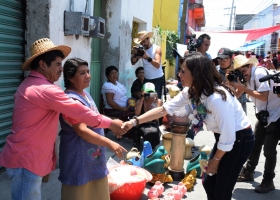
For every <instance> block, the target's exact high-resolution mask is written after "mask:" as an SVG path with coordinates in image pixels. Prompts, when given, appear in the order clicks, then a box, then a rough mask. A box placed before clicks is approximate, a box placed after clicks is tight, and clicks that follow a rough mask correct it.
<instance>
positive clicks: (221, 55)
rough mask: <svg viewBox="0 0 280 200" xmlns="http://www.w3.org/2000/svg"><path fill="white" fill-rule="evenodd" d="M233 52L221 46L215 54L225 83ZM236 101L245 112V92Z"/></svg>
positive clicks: (231, 67) (230, 68)
mask: <svg viewBox="0 0 280 200" xmlns="http://www.w3.org/2000/svg"><path fill="white" fill-rule="evenodd" d="M232 56H233V52H232V51H231V50H230V49H228V48H221V49H220V50H219V51H218V55H217V58H216V59H217V61H218V63H219V65H218V66H217V68H218V71H219V73H220V74H221V76H222V79H223V81H224V82H225V83H228V80H227V78H226V73H227V71H228V70H232V69H233V58H232ZM238 101H239V102H240V103H241V105H242V108H243V111H244V112H245V113H246V114H247V106H246V102H247V99H246V94H245V92H243V94H242V95H241V96H240V97H239V98H238Z"/></svg>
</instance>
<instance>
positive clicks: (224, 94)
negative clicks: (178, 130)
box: [0, 31, 280, 200]
mask: <svg viewBox="0 0 280 200" xmlns="http://www.w3.org/2000/svg"><path fill="white" fill-rule="evenodd" d="M152 36H153V34H152V32H146V31H141V32H139V33H138V37H137V38H134V42H135V43H136V44H141V45H142V46H143V48H144V50H143V49H141V48H140V47H139V46H136V47H134V48H133V49H132V56H131V63H132V64H133V65H134V64H136V63H137V62H138V61H139V60H142V64H143V66H141V67H138V68H137V69H136V70H135V75H136V80H135V81H134V82H133V85H132V87H131V88H130V92H131V96H130V97H127V93H128V91H129V89H127V88H126V87H125V86H124V85H123V84H122V83H120V82H119V81H118V78H119V71H118V68H117V67H116V66H113V65H112V66H108V67H107V68H106V70H105V75H106V78H107V80H106V81H105V82H104V84H103V86H102V91H101V93H102V97H103V100H104V108H103V109H104V110H102V111H103V112H104V114H105V115H106V116H105V115H101V114H100V113H99V110H98V109H97V106H96V104H95V102H94V100H93V99H92V97H91V96H90V94H89V93H88V92H87V91H86V90H85V88H87V87H89V84H90V73H89V67H88V63H87V62H86V61H85V60H83V59H81V58H69V59H67V60H66V61H65V63H64V65H63V67H62V61H63V60H64V59H65V58H66V57H67V56H68V55H69V53H70V52H71V48H70V47H68V46H65V45H60V46H56V45H54V44H53V43H52V41H51V40H49V39H47V38H43V39H40V40H37V41H35V42H34V44H33V45H32V47H31V53H32V55H31V57H30V58H28V59H27V60H26V61H25V62H24V63H23V65H22V69H23V70H30V71H31V72H30V73H29V75H28V76H27V77H26V78H25V80H24V81H23V82H22V83H21V85H20V86H19V88H18V90H17V92H16V94H15V98H14V99H15V106H14V112H13V117H12V121H13V125H12V127H11V130H12V134H10V135H9V136H8V137H7V141H6V144H5V146H4V147H3V150H2V152H1V153H0V165H1V166H4V167H5V168H6V171H7V174H8V176H9V178H10V180H11V196H12V199H13V200H17V199H30V200H33V199H41V182H42V177H44V176H45V175H47V174H49V173H50V172H51V171H52V170H53V169H54V168H55V166H56V154H55V142H56V137H57V133H58V127H59V126H58V124H59V122H60V125H61V129H60V131H59V136H60V145H59V169H60V173H59V177H58V178H59V180H60V181H61V183H62V187H61V199H67V200H87V199H93V200H94V199H96V200H97V199H98V200H108V199H109V198H110V197H109V189H108V179H107V175H108V169H107V167H106V156H105V152H106V151H105V148H109V149H110V150H111V151H112V152H114V153H115V154H116V155H117V156H118V157H120V158H122V157H123V154H124V152H126V151H127V150H126V149H125V148H124V147H122V146H121V145H119V144H118V143H117V142H114V141H112V140H110V139H108V138H106V137H105V135H104V130H103V129H104V128H109V129H110V130H111V131H112V132H113V133H114V134H115V135H116V137H117V138H121V137H123V136H125V134H127V133H131V134H132V138H133V140H134V145H135V146H136V147H138V148H139V147H140V137H143V138H144V140H148V141H150V143H151V145H152V148H153V149H155V147H156V146H157V145H158V144H159V142H160V131H159V120H158V119H160V118H161V117H163V116H165V115H167V114H169V115H173V113H174V112H176V111H177V110H179V109H181V108H182V107H184V106H186V105H189V106H191V107H192V108H193V111H194V113H195V112H197V111H196V108H197V107H198V105H200V106H203V108H204V110H205V112H206V113H205V115H203V116H204V119H202V121H203V122H204V124H205V125H206V127H207V130H209V131H212V132H213V136H214V137H215V143H214V144H213V150H212V152H211V154H210V156H209V161H208V168H207V170H206V175H205V179H204V182H203V186H204V189H205V191H206V194H207V198H208V199H209V200H220V199H226V200H228V199H231V197H232V191H233V189H234V186H235V184H236V182H237V181H253V180H254V170H255V168H256V166H257V164H258V161H259V157H260V153H261V149H262V147H264V156H265V158H266V161H265V166H264V175H263V180H262V182H261V184H260V185H258V186H257V187H256V188H255V191H256V192H258V193H267V192H269V191H272V190H274V189H275V187H274V183H273V179H274V177H275V166H276V160H277V159H276V157H277V151H276V146H277V144H278V140H279V139H280V131H279V129H278V128H277V127H279V126H280V101H279V99H278V95H277V94H275V93H274V92H273V88H274V87H275V86H279V84H277V83H275V82H274V80H264V81H260V80H259V79H260V78H263V77H264V76H267V75H269V74H271V73H272V71H273V70H277V69H278V65H279V63H280V62H279V59H280V52H278V53H273V54H271V53H270V52H268V53H267V55H266V56H265V58H263V57H262V56H260V55H254V53H253V52H246V54H245V55H241V53H240V52H238V53H237V52H233V51H231V50H230V49H228V48H224V47H223V48H221V49H220V50H219V51H218V53H217V57H216V58H214V59H213V60H212V58H211V56H210V55H209V54H207V50H208V48H209V46H210V39H211V38H210V36H209V35H206V34H203V35H201V36H200V37H199V40H198V44H197V45H196V48H197V52H191V53H187V52H186V53H185V56H184V57H183V58H182V59H181V65H180V68H179V72H178V79H180V87H181V88H182V92H180V93H179V94H178V95H177V96H176V97H174V98H173V99H172V100H170V101H168V102H165V103H164V104H163V103H162V101H161V97H162V86H163V84H164V82H163V80H164V79H163V75H164V74H163V71H162V66H161V48H160V47H159V46H157V45H155V44H152V43H151V41H150V38H151V37H152ZM213 63H214V64H213ZM62 72H63V78H64V86H65V90H64V91H63V90H62V89H61V88H59V87H58V86H56V85H55V84H54V82H55V81H57V80H58V79H59V77H60V76H61V74H62ZM273 72H274V71H273ZM230 76H233V79H231V78H229V77H230ZM246 94H247V95H249V96H250V98H251V100H252V102H253V103H254V104H255V107H256V109H255V112H256V116H257V119H258V122H257V123H256V126H255V130H254V131H253V130H252V128H251V122H250V120H249V119H248V117H247V114H246V113H247V109H246V101H247V98H246ZM31 116H32V117H31ZM112 118H114V119H112ZM115 118H117V119H115ZM182 151H183V150H182ZM22 183H24V184H22Z"/></svg>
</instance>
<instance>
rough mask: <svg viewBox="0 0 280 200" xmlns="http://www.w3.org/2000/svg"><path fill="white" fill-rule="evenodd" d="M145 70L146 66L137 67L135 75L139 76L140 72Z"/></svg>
mask: <svg viewBox="0 0 280 200" xmlns="http://www.w3.org/2000/svg"><path fill="white" fill-rule="evenodd" d="M141 70H144V67H137V69H136V70H135V75H136V76H137V74H138V72H139V71H141Z"/></svg>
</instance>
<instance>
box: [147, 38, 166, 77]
mask: <svg viewBox="0 0 280 200" xmlns="http://www.w3.org/2000/svg"><path fill="white" fill-rule="evenodd" d="M158 47H159V46H157V45H155V44H152V46H151V47H150V48H149V49H146V50H145V51H146V54H147V55H148V56H149V57H150V58H152V59H154V58H155V54H156V50H157V48H158ZM142 61H143V67H144V77H145V78H146V79H156V78H160V77H162V76H163V71H162V67H161V64H160V67H159V68H156V67H154V66H153V65H152V64H151V63H150V62H148V61H147V60H146V59H142Z"/></svg>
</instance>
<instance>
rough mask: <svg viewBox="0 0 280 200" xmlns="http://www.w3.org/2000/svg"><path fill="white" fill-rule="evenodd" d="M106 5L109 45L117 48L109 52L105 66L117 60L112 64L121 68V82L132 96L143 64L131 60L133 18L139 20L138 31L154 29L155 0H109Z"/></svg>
mask: <svg viewBox="0 0 280 200" xmlns="http://www.w3.org/2000/svg"><path fill="white" fill-rule="evenodd" d="M106 6H107V7H106V19H107V20H106V23H107V24H106V29H107V30H106V31H107V32H108V33H109V34H110V37H109V38H108V45H109V48H110V50H112V49H115V53H114V54H110V55H109V54H107V56H108V57H106V58H105V59H106V61H107V62H106V64H107V65H106V66H103V67H105V68H106V67H107V66H108V65H110V64H109V62H110V59H111V60H112V62H116V61H117V63H111V64H112V65H116V66H117V67H118V68H119V74H120V75H119V82H121V83H122V84H124V85H125V86H126V88H127V91H128V92H127V95H128V96H130V87H131V85H132V82H133V81H134V80H135V79H136V77H135V69H136V68H137V67H138V66H139V65H141V63H139V64H138V65H134V66H133V65H131V62H130V56H131V55H130V53H131V42H132V38H131V30H132V23H133V20H134V21H137V22H139V27H138V31H142V30H147V31H152V20H153V6H154V1H153V0H141V1H132V0H114V1H108V2H107V5H106ZM105 51H106V50H105ZM103 53H104V52H103ZM105 54H106V53H105ZM105 56H106V55H105ZM103 60H104V59H103ZM108 60H109V61H108ZM104 81H105V80H104Z"/></svg>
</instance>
